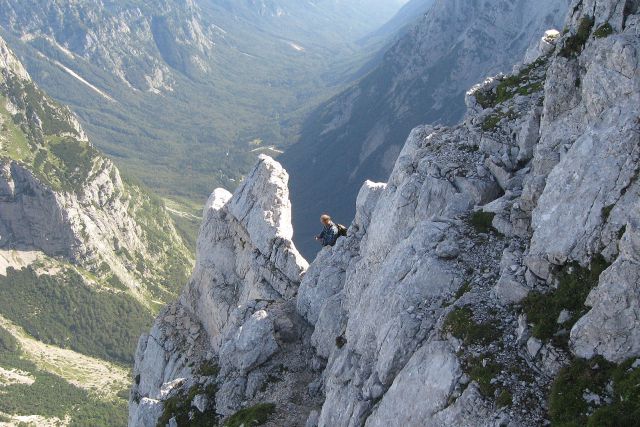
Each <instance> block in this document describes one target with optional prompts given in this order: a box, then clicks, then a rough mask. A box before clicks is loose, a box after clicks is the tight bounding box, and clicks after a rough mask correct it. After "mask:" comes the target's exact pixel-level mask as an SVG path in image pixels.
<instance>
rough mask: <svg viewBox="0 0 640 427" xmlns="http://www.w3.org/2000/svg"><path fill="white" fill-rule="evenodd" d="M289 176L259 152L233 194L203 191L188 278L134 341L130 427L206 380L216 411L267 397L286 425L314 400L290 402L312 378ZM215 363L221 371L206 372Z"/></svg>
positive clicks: (211, 407)
mask: <svg viewBox="0 0 640 427" xmlns="http://www.w3.org/2000/svg"><path fill="white" fill-rule="evenodd" d="M288 179H289V177H288V175H287V173H286V172H285V171H284V169H282V167H281V166H280V165H279V164H278V163H276V162H275V161H274V160H272V159H271V158H269V157H266V156H265V157H261V159H260V161H259V163H258V164H257V166H256V167H255V168H254V169H253V171H252V172H251V173H250V174H249V175H248V176H247V178H246V179H245V181H244V183H243V184H242V185H241V186H240V188H239V189H238V190H237V191H236V193H235V195H233V196H232V195H231V194H230V193H229V192H227V191H225V190H221V189H218V190H216V191H214V192H213V194H212V195H211V197H210V198H209V201H208V202H207V205H206V207H205V209H204V216H203V224H202V227H201V230H200V236H199V239H198V250H197V263H196V268H195V270H194V273H193V276H192V277H191V280H190V282H189V284H188V285H187V287H186V289H185V291H184V293H183V294H182V296H181V297H180V300H179V302H177V303H176V304H174V305H172V306H170V307H169V308H167V309H166V310H165V312H163V314H162V315H161V316H160V317H159V318H158V320H157V321H156V324H155V326H154V328H153V329H152V331H151V333H150V334H149V335H148V336H144V337H142V338H141V340H140V344H139V346H138V352H137V357H136V366H135V368H134V375H135V376H136V378H138V379H139V381H137V384H136V385H135V386H134V389H133V393H132V395H133V398H132V402H131V410H130V418H129V423H130V425H144V426H147V425H148V426H155V425H156V422H157V416H156V417H155V418H154V414H156V412H157V411H158V410H160V411H161V410H162V404H161V401H163V400H166V398H167V397H170V396H176V395H180V394H181V393H182V392H183V391H184V390H189V389H193V387H198V384H200V385H201V386H203V387H204V386H206V385H207V384H211V383H213V384H215V387H216V388H217V389H218V392H217V398H216V399H210V400H209V403H208V410H213V411H214V413H217V414H220V415H224V416H228V415H231V414H233V413H234V412H235V411H237V410H239V409H240V408H241V407H242V405H243V404H245V405H246V402H248V401H258V402H259V401H260V400H259V399H260V398H264V397H265V396H268V398H269V400H270V401H274V400H275V401H277V402H278V403H279V404H281V405H286V406H287V408H288V410H287V411H286V413H285V412H283V415H282V416H283V417H284V418H283V419H282V421H283V422H285V421H287V422H285V424H283V425H291V424H290V423H291V422H293V423H295V420H298V421H299V420H300V419H302V418H305V417H306V415H304V416H303V413H304V412H305V411H306V412H307V413H308V411H309V410H310V408H311V406H312V402H313V399H309V400H308V401H306V400H305V401H301V402H294V401H297V400H299V397H297V396H298V395H300V394H302V393H303V391H302V390H304V393H306V386H307V384H308V383H309V382H310V381H311V379H312V376H311V373H310V372H309V371H308V367H307V362H308V360H309V359H311V358H312V357H313V352H312V351H311V346H310V345H309V338H310V329H309V327H308V325H306V324H305V323H304V322H303V321H302V319H301V318H300V316H299V315H298V314H297V313H296V310H295V296H296V294H297V290H298V286H299V283H300V280H301V278H302V275H303V273H304V272H305V271H306V269H307V267H308V264H307V262H306V261H305V260H304V258H302V257H301V256H300V254H299V253H298V251H297V250H296V248H295V246H294V245H293V243H292V242H291V237H292V234H293V229H292V227H291V205H290V202H289V190H288V187H287V183H288ZM212 365H215V366H216V367H217V368H216V374H217V375H213V374H211V373H209V374H208V375H207V374H206V373H203V369H202V366H212ZM205 371H206V369H205ZM218 371H219V373H218ZM301 378H302V380H301ZM274 390H275V391H274ZM189 403H191V402H189ZM158 408H160V409H158ZM206 410H207V409H205V411H206ZM205 411H200V412H205ZM168 415H169V416H170V418H171V417H172V416H173V415H172V414H171V413H169V414H168ZM300 417H302V418H300ZM149 420H151V421H149Z"/></svg>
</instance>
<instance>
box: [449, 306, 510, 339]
mask: <svg viewBox="0 0 640 427" xmlns="http://www.w3.org/2000/svg"><path fill="white" fill-rule="evenodd" d="M444 330H445V331H446V332H449V333H451V335H453V336H454V337H456V338H458V339H461V340H462V341H463V342H464V343H465V344H466V345H472V344H489V343H490V342H492V341H494V340H495V339H496V338H497V336H498V334H499V333H498V330H497V329H496V327H495V324H494V323H493V322H485V323H476V322H475V321H474V320H473V312H472V311H471V309H469V308H467V307H463V308H456V309H455V310H453V311H451V313H449V315H448V316H447V319H446V320H445V323H444Z"/></svg>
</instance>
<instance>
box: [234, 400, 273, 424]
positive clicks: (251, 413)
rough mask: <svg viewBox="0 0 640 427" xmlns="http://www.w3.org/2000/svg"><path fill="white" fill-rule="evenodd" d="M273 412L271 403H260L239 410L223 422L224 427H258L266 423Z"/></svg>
mask: <svg viewBox="0 0 640 427" xmlns="http://www.w3.org/2000/svg"><path fill="white" fill-rule="evenodd" d="M275 410H276V405H274V404H273V403H260V404H258V405H255V406H251V407H250V408H245V409H241V410H239V411H238V412H236V413H235V414H233V415H232V416H230V417H229V418H228V419H227V420H226V421H225V422H224V427H240V426H244V427H252V426H260V425H263V424H264V423H266V422H267V420H268V419H269V417H270V416H271V414H273V412H274V411H275Z"/></svg>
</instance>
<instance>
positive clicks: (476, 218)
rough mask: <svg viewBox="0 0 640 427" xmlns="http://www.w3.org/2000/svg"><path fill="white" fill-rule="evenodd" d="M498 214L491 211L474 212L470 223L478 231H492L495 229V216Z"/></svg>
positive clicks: (470, 217)
mask: <svg viewBox="0 0 640 427" xmlns="http://www.w3.org/2000/svg"><path fill="white" fill-rule="evenodd" d="M495 216H496V214H494V213H491V212H483V211H477V212H473V213H472V214H471V215H470V216H469V224H470V225H471V226H472V227H473V228H474V229H475V230H476V232H478V233H488V232H490V231H494V230H495V229H494V228H493V225H492V224H493V218H494V217H495Z"/></svg>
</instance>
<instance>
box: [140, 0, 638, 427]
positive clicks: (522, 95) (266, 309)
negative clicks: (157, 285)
mask: <svg viewBox="0 0 640 427" xmlns="http://www.w3.org/2000/svg"><path fill="white" fill-rule="evenodd" d="M639 34H640V4H639V3H638V2H637V1H622V0H576V1H574V2H573V5H572V7H571V8H570V13H569V16H568V18H567V21H566V28H565V30H564V31H563V32H562V33H559V32H547V33H546V34H545V36H544V38H542V39H541V40H540V42H539V43H538V44H536V45H535V46H533V47H532V48H531V49H530V50H529V52H528V53H527V57H526V61H525V62H524V63H523V64H522V65H519V66H517V67H516V68H515V69H514V72H513V73H512V74H510V75H498V76H496V77H494V78H490V79H487V80H486V81H485V82H484V83H482V84H480V85H478V86H476V87H474V88H472V89H471V90H470V91H469V92H468V94H467V99H466V102H467V106H468V112H467V115H466V117H465V120H464V122H463V123H462V124H460V125H458V126H455V127H452V128H448V127H442V126H422V127H418V128H416V129H414V131H413V132H412V133H411V135H410V137H409V139H408V140H407V143H406V144H405V146H404V148H403V150H402V152H401V153H400V155H399V158H398V160H397V162H396V164H395V167H394V169H393V172H392V173H391V176H390V177H389V180H388V182H387V183H386V184H376V183H372V182H367V183H365V185H364V186H363V187H362V189H361V190H360V193H359V195H358V198H357V202H356V217H355V220H354V222H353V223H352V224H351V227H350V229H349V235H348V237H347V238H345V239H340V240H339V241H338V244H337V245H336V246H335V247H334V248H325V249H323V250H322V251H321V252H320V253H319V254H318V256H317V257H316V259H315V261H314V262H313V263H312V264H311V265H310V266H309V268H308V269H307V270H306V272H304V267H303V266H302V265H301V266H300V269H299V270H297V271H298V272H299V273H300V275H301V276H297V277H298V278H297V280H296V281H293V282H291V283H292V286H293V287H292V288H289V287H286V289H291V290H292V291H294V288H295V286H297V294H296V293H295V292H291V294H289V295H285V294H283V293H282V292H280V291H278V292H276V295H275V297H276V298H275V300H276V302H275V303H272V302H266V301H264V300H263V299H262V298H263V297H262V296H260V298H256V299H253V300H252V299H251V297H247V295H249V294H248V293H246V292H237V290H238V289H244V288H246V287H247V284H246V283H245V282H242V281H239V280H236V279H235V278H234V276H233V275H229V274H222V272H224V271H228V267H227V265H228V264H231V265H236V264H237V261H235V260H242V259H243V258H244V257H245V255H244V248H243V245H249V247H255V248H256V249H252V250H254V253H255V251H257V252H259V253H260V254H264V252H261V250H258V249H257V247H258V243H252V242H250V241H248V242H247V241H245V240H244V239H241V238H239V237H236V238H234V242H235V243H234V247H235V250H234V251H233V253H230V252H221V251H220V250H219V249H217V248H216V242H217V241H218V240H219V239H221V238H223V237H225V236H228V234H229V233H228V231H227V230H228V228H227V227H229V226H233V225H234V224H236V223H237V221H238V218H237V217H235V216H233V217H231V218H228V219H227V220H226V221H225V222H224V225H220V224H219V223H218V222H217V221H215V224H216V230H218V231H217V232H216V233H214V234H213V235H212V234H210V233H209V232H208V231H207V230H209V228H208V226H207V218H209V217H210V216H211V215H210V214H208V213H206V212H205V223H204V225H203V233H202V234H201V241H200V244H199V248H200V252H199V258H203V257H204V258H207V259H209V261H208V263H210V265H211V266H212V270H211V271H215V272H216V273H215V274H212V275H210V276H208V277H206V276H204V275H202V274H198V273H197V272H198V269H196V274H195V275H194V277H193V279H192V282H191V283H190V284H189V286H188V287H187V289H186V291H185V293H184V294H183V297H182V298H181V300H180V303H179V304H180V305H179V309H182V310H184V312H185V315H184V316H183V317H182V319H185V318H186V317H189V319H190V320H189V322H192V321H193V320H195V321H197V322H199V325H198V326H197V327H198V328H200V329H198V330H201V329H204V330H205V331H206V332H207V333H206V334H205V335H206V337H203V336H202V334H200V335H198V339H204V341H202V347H201V348H199V349H198V350H191V352H189V350H188V349H187V350H185V348H184V347H179V346H178V347H176V346H175V345H174V343H175V342H177V340H179V339H178V338H175V337H174V336H173V335H172V332H170V331H171V330H172V329H171V327H165V326H164V322H165V320H164V319H166V315H167V314H168V316H169V317H171V316H172V315H173V314H172V312H171V310H173V308H169V309H168V310H169V312H168V313H167V314H165V317H161V318H159V319H158V321H157V322H156V325H155V327H154V329H153V331H152V333H151V337H155V338H153V340H154V341H153V342H158V343H160V344H159V345H160V347H158V346H157V345H155V344H154V345H153V346H150V345H149V344H148V343H149V342H151V338H149V337H146V336H145V337H143V338H142V339H141V345H140V347H139V354H138V357H137V362H136V368H135V374H136V375H139V376H137V377H136V383H137V384H136V385H134V398H133V400H132V402H131V406H130V407H131V412H130V424H131V425H136V426H137V425H149V426H152V425H156V424H160V425H164V424H165V423H167V424H169V425H175V423H176V422H177V423H178V425H180V422H179V421H180V420H189V419H190V417H191V418H192V419H193V417H200V416H206V417H209V418H205V419H208V420H210V422H211V423H213V421H211V420H213V419H214V418H216V417H222V418H224V417H229V416H231V417H234V416H238V413H236V414H235V415H233V411H234V410H239V411H240V412H239V413H240V414H242V415H245V414H246V412H243V411H247V410H255V409H256V408H258V407H259V406H256V405H259V404H260V403H262V404H264V403H267V402H268V403H270V404H274V405H275V407H270V410H269V411H268V413H267V414H266V415H269V414H271V418H269V417H268V416H266V417H265V418H264V419H262V422H266V424H265V425H306V426H356V425H366V426H389V425H398V426H419V425H443V426H444V425H464V426H479V425H487V426H498V425H500V426H503V425H504V426H535V425H544V424H547V423H549V422H551V423H561V422H568V421H576V420H577V421H578V422H580V423H583V424H586V423H587V422H592V423H593V422H595V423H596V424H594V425H598V420H605V419H606V420H608V422H614V423H618V425H625V424H626V423H629V422H630V421H631V420H629V419H628V417H629V414H631V413H633V411H634V410H636V409H635V408H637V406H634V405H636V404H637V395H636V394H633V393H635V392H634V391H633V390H634V388H633V387H634V386H633V384H637V381H636V382H635V383H634V382H633V381H635V379H637V378H638V375H639V372H640V371H639V370H640V362H639V361H638V360H639V359H638V358H639V357H640V348H639V345H638V343H639V342H640V341H639V339H638V335H637V331H638V330H639V329H638V326H639V325H638V318H639V316H638V313H637V301H638V298H640V297H639V294H638V289H637V285H638V283H639V282H638V274H639V273H638V272H639V271H640V265H639V264H638V255H637V254H638V218H637V215H638V212H640V211H639V210H638V207H639V206H638V200H640V198H639V197H638V196H639V194H638V192H639V191H640V184H639V183H638V175H639V171H640V166H639V165H640V163H639V158H638V156H639V155H640V119H639V117H640V108H639V106H640V87H639V86H638V85H639V82H640V75H639V73H640V72H639V66H640V64H639V63H638V61H639V58H640V53H639V51H640V38H639V37H638V35H639ZM265 163H269V164H270V163H271V162H270V161H269V160H268V159H263V160H261V165H262V166H260V165H259V166H258V167H259V168H264V164H265ZM279 170H280V169H279V167H276V166H274V169H273V170H272V171H271V172H270V173H266V174H255V173H254V174H253V175H252V176H251V177H250V178H248V179H247V181H245V184H244V185H243V187H242V188H241V189H240V190H239V191H238V192H237V193H236V195H235V196H233V198H235V199H237V200H242V199H243V198H245V197H249V198H250V199H251V200H253V202H251V203H247V202H242V204H243V205H245V206H247V205H251V204H253V203H255V204H256V205H257V206H258V207H257V208H256V211H255V213H254V214H253V215H250V216H249V217H254V218H256V217H257V218H262V221H261V222H260V223H261V224H264V223H269V218H270V216H271V215H275V216H276V217H278V216H280V215H281V213H282V210H283V209H284V211H285V212H287V214H286V215H285V216H286V217H288V215H289V213H288V211H287V209H288V203H286V202H285V203H282V202H281V200H282V199H281V198H280V197H277V198H275V200H277V201H278V202H277V203H276V204H275V205H274V207H273V209H271V208H270V206H271V205H270V204H268V203H267V204H265V203H264V200H273V199H274V198H273V197H272V196H271V194H270V193H269V192H262V193H251V192H247V191H246V190H244V188H246V187H249V188H253V187H256V186H257V187H261V186H263V185H264V183H260V182H256V181H255V180H256V179H262V180H263V181H264V180H266V181H268V182H271V181H272V180H273V179H275V177H276V176H278V175H280V176H282V175H281V174H280V173H279V172H277V173H276V171H279ZM260 177H261V178H260ZM278 181H279V183H280V184H279V186H280V187H281V188H282V191H281V193H280V194H281V195H282V196H283V197H284V196H286V179H282V178H281V179H279V180H278ZM249 194H253V195H252V196H248V195H249ZM261 196H264V199H262V198H261ZM228 197H229V195H228V194H226V193H223V192H221V191H219V190H218V191H217V192H216V193H214V195H213V196H212V201H213V202H212V203H211V204H210V206H212V208H210V209H215V208H213V206H218V208H217V209H218V210H217V211H219V212H221V216H217V215H216V218H225V217H226V215H227V212H230V211H231V208H232V207H233V206H234V205H235V203H233V202H231V203H230V205H229V206H230V207H227V205H225V204H224V203H225V202H224V200H227V199H228ZM233 198H232V199H231V200H232V201H233ZM265 207H266V208H267V209H266V210H265ZM217 211H216V212H217ZM244 212H246V211H244ZM276 229H277V228H276ZM284 229H286V230H288V229H289V225H288V224H286V225H285V226H284ZM270 230H271V232H270V233H267V234H266V236H272V235H273V229H270ZM247 234H248V235H249V236H251V235H252V233H250V232H247ZM276 234H277V233H276ZM287 235H288V234H287ZM238 236H240V234H238ZM272 241H274V242H275V241H277V239H274V240H272ZM289 244H290V243H289ZM206 247H209V248H213V249H212V250H210V251H209V252H207V253H206V254H205V252H203V250H204V249H205V248H206ZM268 247H269V246H268ZM236 256H237V258H236ZM230 258H231V259H230ZM265 258H266V259H268V260H269V261H267V266H268V270H275V271H282V269H283V266H284V265H285V264H286V263H285V264H283V261H278V259H275V260H274V259H272V257H264V256H261V257H259V259H262V260H263V259H265ZM220 274H222V277H224V278H225V282H224V285H223V286H222V288H220V284H221V282H220V280H219V279H218V278H217V277H218V275H220ZM241 277H248V276H246V275H242V276H241ZM194 280H195V281H198V282H199V283H197V284H196V283H194ZM265 281H266V282H267V283H272V281H273V279H268V280H258V281H254V282H253V283H254V286H256V285H258V284H261V283H264V282H265ZM298 283H299V285H297V284H298ZM194 287H196V288H198V289H200V293H199V294H195V293H193V292H191V291H190V289H194ZM272 288H274V289H275V287H273V286H272ZM208 291H210V292H211V294H210V295H207V296H206V297H205V298H204V301H203V303H204V304H209V303H208V301H212V300H214V299H215V298H218V299H223V301H224V302H223V303H219V302H217V303H214V305H209V309H210V311H208V312H201V314H196V309H195V307H197V306H198V305H200V306H202V303H201V302H200V300H201V299H203V295H206V294H207V292H208ZM216 295H217V296H216ZM228 296H231V301H234V302H237V304H238V306H239V307H238V308H237V310H238V311H236V312H235V314H233V315H232V316H230V317H229V320H228V321H227V322H226V324H224V325H220V326H215V327H212V326H207V327H205V326H204V325H206V324H207V322H210V323H211V322H212V320H211V318H212V317H213V318H215V317H219V316H220V313H222V315H223V316H224V315H225V313H227V312H228V307H231V306H233V304H229V303H228V302H227V301H229V300H227V299H226V298H227V297H228ZM247 298H248V299H247ZM280 299H282V301H280ZM280 304H284V306H287V307H289V308H288V309H287V310H290V308H291V307H292V306H293V305H294V304H295V312H294V313H293V315H292V314H291V312H290V311H285V312H286V315H285V313H283V312H281V311H279V310H278V309H277V307H279V306H281V305H280ZM218 306H219V307H220V310H218ZM301 318H303V319H304V321H302V320H301ZM280 319H287V321H286V322H282V321H281V320H280ZM171 320H172V321H173V320H174V319H171ZM179 322H184V320H179ZM289 322H291V324H292V325H294V327H293V330H297V331H298V333H297V334H295V336H296V339H295V340H294V341H287V340H286V339H285V336H288V334H285V335H282V334H280V332H281V330H280V327H279V326H278V325H279V324H287V325H289ZM242 324H244V326H243V327H239V326H240V325H242ZM183 329H184V327H183ZM225 329H227V331H230V332H231V334H229V333H225V332H224V330H225ZM194 330H195V328H194ZM288 330H291V329H288ZM211 331H213V332H211ZM220 331H223V332H220ZM158 336H160V337H161V338H159V337H158ZM177 336H178V337H181V338H180V339H184V337H185V336H186V334H184V333H178V334H177ZM167 337H168V338H167ZM192 337H193V336H192ZM292 344H293V345H292ZM248 349H251V351H248ZM188 354H190V355H192V356H190V357H192V358H193V360H191V361H187V360H186V359H185V358H186V355H188ZM300 355H303V359H302V360H303V361H304V363H303V364H302V365H299V364H298V362H300V361H301V360H300V359H296V361H295V363H293V362H292V363H291V365H287V362H289V361H291V359H290V358H292V357H294V356H300ZM249 356H250V357H249ZM287 358H289V359H287ZM178 359H181V360H182V359H185V360H184V361H182V362H180V364H179V366H180V368H179V369H174V365H175V364H174V362H172V361H173V360H178ZM154 360H156V361H161V363H159V365H162V366H163V367H162V368H161V369H159V370H157V369H156V370H152V372H150V366H152V365H153V362H151V363H149V361H154ZM230 360H233V362H231V361H230ZM189 363H192V364H193V367H192V368H189V367H188V365H189ZM276 363H283V365H282V366H283V368H281V369H280V371H279V373H277V374H275V373H274V371H273V368H274V364H276ZM176 366H177V365H176ZM207 366H215V367H216V369H203V367H207ZM301 366H304V367H305V368H302V369H301ZM232 372H233V373H232ZM231 373H232V374H231ZM269 375H272V377H269ZM585 378H586V379H585ZM292 382H294V383H296V384H299V385H301V384H305V386H303V387H300V388H292V387H291V383H292ZM185 384H187V386H185ZM211 384H214V385H215V387H213V388H210V389H208V391H209V392H211V391H212V390H213V389H215V393H209V394H207V389H206V386H207V385H211ZM189 387H191V388H189ZM193 387H200V388H196V389H195V391H196V396H195V397H194V396H193V394H192V395H191V398H188V396H189V395H190V394H189V393H187V392H188V391H189V390H193ZM291 390H296V395H295V397H293V396H291V395H286V394H283V393H284V392H285V391H291ZM262 391H266V393H262ZM136 393H137V394H136ZM297 393H301V394H297ZM180 396H182V398H181V397H180ZM185 396H187V397H185ZM198 396H204V397H206V398H207V399H209V405H208V406H207V405H205V406H203V407H201V405H199V403H201V402H202V399H204V397H198ZM634 396H635V397H634ZM172 398H173V399H177V400H172V402H173V403H175V402H176V401H179V402H180V405H179V406H180V408H181V411H182V412H178V411H173V409H172V408H175V405H171V406H168V405H167V404H166V402H167V401H168V400H167V399H172ZM137 401H138V402H140V403H138V402H137ZM161 401H164V402H165V403H164V405H163V404H162V403H161ZM214 401H215V404H214V403H213V402H214ZM634 402H636V403H634ZM293 404H295V405H296V410H295V411H291V410H290V407H291V405H293ZM145 405H146V407H147V408H153V409H145ZM242 408H245V409H244V410H243V409H242ZM260 408H262V407H260ZM310 409H312V410H311V411H310V412H309V413H308V417H307V416H306V414H305V416H303V417H300V418H298V416H299V415H301V413H303V412H304V411H305V410H310ZM207 414H208V415H207ZM181 417H182V418H181ZM185 417H186V418H185ZM286 417H288V418H286ZM256 419H257V418H256ZM284 419H286V420H287V423H285V424H283V423H282V421H283V420H284ZM158 420H160V421H161V422H160V423H158ZM172 423H173V424H172Z"/></svg>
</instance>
